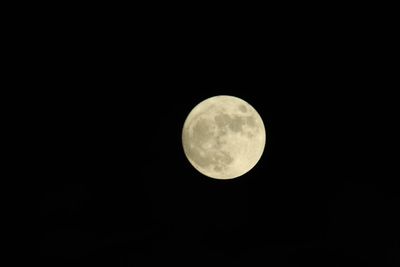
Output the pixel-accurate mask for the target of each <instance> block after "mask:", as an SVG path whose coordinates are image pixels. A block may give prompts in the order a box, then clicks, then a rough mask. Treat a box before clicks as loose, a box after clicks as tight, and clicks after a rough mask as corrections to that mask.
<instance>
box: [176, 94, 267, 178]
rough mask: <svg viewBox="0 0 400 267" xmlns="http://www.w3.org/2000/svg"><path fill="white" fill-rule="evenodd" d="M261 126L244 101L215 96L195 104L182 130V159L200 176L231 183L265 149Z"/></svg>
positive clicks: (255, 113) (258, 119)
mask: <svg viewBox="0 0 400 267" xmlns="http://www.w3.org/2000/svg"><path fill="white" fill-rule="evenodd" d="M265 141H266V134H265V127H264V123H263V121H262V119H261V116H260V115H259V114H258V112H257V111H256V110H255V109H254V108H253V107H252V106H251V105H250V104H249V103H247V102H246V101H244V100H242V99H240V98H238V97H234V96H228V95H218V96H214V97H210V98H207V99H205V100H204V101H202V102H200V103H199V104H197V105H196V106H195V107H194V108H193V109H192V111H191V112H190V113H189V115H188V116H187V118H186V120H185V122H184V125H183V130H182V144H183V150H184V153H185V156H186V158H187V159H188V161H189V162H190V163H191V165H192V166H193V167H194V168H195V169H196V170H197V171H199V172H200V173H202V174H204V175H205V176H208V177H210V178H215V179H222V180H226V179H233V178H237V177H239V176H242V175H243V174H245V173H247V172H248V171H250V170H251V169H252V168H253V167H254V166H255V165H256V164H257V162H258V161H259V160H260V158H261V156H262V154H263V152H264V147H265Z"/></svg>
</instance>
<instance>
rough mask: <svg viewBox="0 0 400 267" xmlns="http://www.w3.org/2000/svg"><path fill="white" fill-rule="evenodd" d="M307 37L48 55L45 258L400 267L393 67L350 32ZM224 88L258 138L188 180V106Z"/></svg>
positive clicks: (42, 110)
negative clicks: (230, 172) (238, 101)
mask: <svg viewBox="0 0 400 267" xmlns="http://www.w3.org/2000/svg"><path fill="white" fill-rule="evenodd" d="M310 38H311V37H304V36H303V39H301V40H300V39H297V38H294V37H293V40H294V39H296V40H297V45H295V46H293V45H292V44H291V41H293V40H291V39H290V38H289V39H286V40H285V41H282V40H280V41H279V40H278V41H275V42H272V44H271V43H270V44H268V45H269V46H268V49H267V50H264V52H254V51H253V50H252V49H249V50H248V54H246V55H244V56H239V55H237V54H235V51H236V50H235V49H230V48H229V47H227V46H224V45H221V46H217V45H216V46H215V47H213V48H212V49H211V50H212V51H213V52H214V53H213V54H212V56H210V54H208V53H207V51H205V49H206V48H204V47H203V48H202V49H199V50H196V51H199V52H196V51H193V50H190V49H188V50H187V51H186V50H182V49H180V48H177V49H176V50H170V48H168V49H166V48H165V49H164V50H162V51H160V50H157V49H155V48H148V47H146V46H147V44H142V45H141V46H139V48H138V47H137V46H136V47H135V49H133V48H132V49H131V50H133V51H132V52H129V53H128V52H127V51H129V50H128V48H127V47H123V48H121V50H120V51H119V50H113V51H114V52H115V53H114V52H113V53H111V52H109V53H103V52H104V50H101V51H100V49H99V51H97V50H96V48H95V47H93V46H90V45H87V47H86V50H85V49H84V48H82V47H80V48H79V49H78V48H76V49H77V52H76V53H73V52H70V54H65V53H64V52H63V53H60V51H59V50H57V49H55V52H54V54H53V55H56V56H53V57H49V59H48V62H49V63H48V65H47V66H46V67H44V68H46V69H47V70H48V72H46V75H47V77H50V78H47V79H46V83H45V84H44V85H43V86H44V87H45V88H47V89H49V90H46V91H43V93H41V92H39V93H38V94H39V98H40V99H41V102H40V103H43V104H40V105H38V106H37V110H38V111H39V116H38V117H37V118H38V119H37V122H36V124H35V127H36V128H35V131H36V132H37V133H39V134H40V140H42V142H43V147H42V148H41V151H42V152H43V161H42V162H43V165H44V167H45V168H44V170H43V175H42V176H43V181H44V182H43V184H42V190H41V191H40V192H41V195H40V197H41V198H42V201H41V205H40V214H41V218H42V220H43V224H42V225H43V228H41V229H42V230H43V231H41V239H40V250H41V257H42V259H43V262H44V263H49V264H50V265H52V266H99V265H101V266H143V265H141V264H142V263H143V262H147V263H149V264H151V263H153V264H156V265H155V266H160V265H157V264H158V263H159V262H161V263H163V265H164V264H169V263H176V262H178V263H186V264H187V266H192V265H191V264H190V263H191V262H196V263H199V264H201V265H202V266H206V265H208V264H209V263H218V264H220V265H222V266H235V265H234V264H237V265H238V266H253V265H254V266H255V265H258V264H260V263H261V264H262V265H264V266H269V265H271V266H300V265H303V264H307V266H309V265H315V266H354V264H355V263H360V262H361V263H371V262H377V263H383V264H382V265H380V266H395V264H398V263H399V257H398V255H399V243H398V235H399V231H398V227H396V226H398V225H400V221H399V220H398V219H397V218H396V213H398V208H399V206H398V204H399V189H398V187H397V186H396V180H397V177H395V175H394V174H393V173H392V172H391V171H390V169H389V165H391V164H393V163H394V158H392V157H391V156H390V155H391V154H390V150H391V147H393V144H392V142H391V141H390V140H392V139H391V138H392V137H394V136H395V134H394V132H395V131H394V128H395V127H394V107H395V101H394V98H393V97H392V96H391V95H390V94H389V93H387V92H388V91H387V90H386V89H387V88H389V87H390V83H389V82H388V81H387V78H386V76H387V75H388V70H386V69H384V67H383V65H382V64H381V61H380V57H378V56H377V55H371V54H369V51H370V50H369V47H363V46H362V44H364V42H356V41H355V39H351V35H350V34H349V35H348V36H347V37H343V39H339V41H337V42H333V40H330V39H329V36H328V37H326V38H325V39H324V40H322V39H320V38H313V39H310ZM343 40H347V42H344V41H343ZM316 42H319V43H318V45H316ZM332 42H333V43H332ZM205 45H206V44H205ZM145 47H146V49H147V50H144V49H145ZM200 47H202V46H201V45H200ZM257 48H258V50H257V51H263V49H260V48H262V46H260V47H257ZM82 49H83V50H82ZM208 49H210V48H209V46H208ZM66 51H70V50H66ZM121 51H124V52H121ZM252 51H253V52H252ZM219 52H221V53H222V55H221V53H219ZM102 53H103V54H102ZM177 53H179V56H177ZM243 54H245V53H243ZM207 55H208V56H207ZM125 58H126V59H125ZM60 62H63V64H62V67H60V68H52V66H58V65H60ZM51 88H54V90H50V89H51ZM219 94H227V95H234V96H237V97H240V98H242V99H244V100H246V101H247V102H249V103H250V104H251V105H252V106H253V107H254V108H255V109H256V110H257V111H258V112H259V113H260V115H261V117H262V118H263V120H264V124H265V126H266V133H267V141H266V148H265V152H264V154H263V156H262V158H261V160H260V161H259V163H258V164H257V165H256V167H255V168H254V169H253V170H251V171H250V172H249V173H247V174H246V175H244V176H242V177H240V178H237V179H233V180H229V181H219V180H214V179H210V178H207V177H205V176H203V175H201V174H200V173H198V172H197V171H196V170H195V169H194V168H193V167H192V166H191V165H190V164H189V162H188V161H187V160H186V158H185V156H184V154H183V149H182V145H181V130H182V126H183V123H184V120H185V118H186V116H187V115H188V113H189V112H190V110H191V109H192V108H193V107H194V106H195V105H196V104H198V103H199V102H200V101H202V100H204V99H206V98H208V97H211V96H215V95H219ZM385 264H386V265H385ZM391 264H393V265H391Z"/></svg>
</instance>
